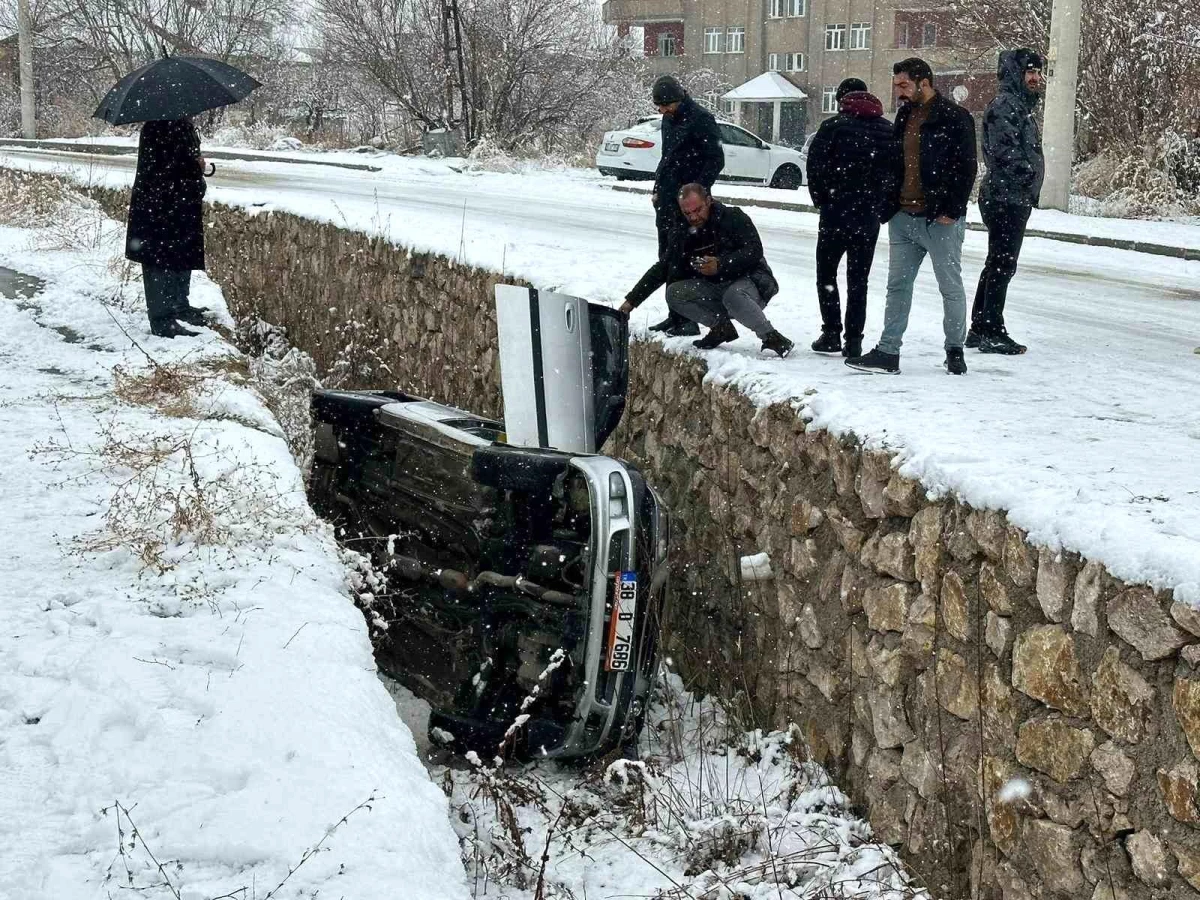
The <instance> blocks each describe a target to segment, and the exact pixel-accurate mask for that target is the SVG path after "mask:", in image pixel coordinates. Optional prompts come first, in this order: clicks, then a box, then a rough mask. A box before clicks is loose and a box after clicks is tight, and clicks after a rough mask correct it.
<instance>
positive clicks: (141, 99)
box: [92, 56, 262, 125]
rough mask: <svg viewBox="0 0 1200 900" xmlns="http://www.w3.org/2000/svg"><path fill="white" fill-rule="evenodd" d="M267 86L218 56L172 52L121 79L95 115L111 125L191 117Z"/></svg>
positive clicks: (233, 101)
mask: <svg viewBox="0 0 1200 900" xmlns="http://www.w3.org/2000/svg"><path fill="white" fill-rule="evenodd" d="M261 86H262V85H261V84H260V83H259V82H258V81H256V80H255V79H253V78H251V77H250V76H249V75H247V74H246V73H245V72H243V71H241V70H240V69H235V68H234V67H233V66H230V65H226V64H225V63H223V62H218V61H217V60H215V59H200V58H198V57H194V56H166V57H164V58H162V59H156V60H155V61H154V62H152V63H150V64H149V65H145V66H142V67H141V68H140V69H138V70H136V71H134V72H130V73H129V74H128V75H126V76H125V77H124V78H122V79H121V80H120V81H118V82H117V83H116V85H115V86H113V88H112V90H110V91H109V92H108V93H107V94H106V95H105V97H104V99H103V100H101V101H100V105H99V106H98V107H96V111H95V112H94V113H93V114H92V115H93V116H94V117H95V118H97V119H103V120H104V121H105V122H108V124H110V125H128V124H129V123H131V122H155V121H160V120H167V119H185V118H187V117H188V116H194V115H196V114H197V113H202V112H204V111H205V110H208V109H216V108H217V107H219V106H228V105H229V104H231V103H237V102H238V101H239V100H241V99H242V98H243V97H245V96H247V95H248V94H249V93H250V92H251V91H252V90H254V89H255V88H257V87H261Z"/></svg>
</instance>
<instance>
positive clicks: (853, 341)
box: [842, 335, 862, 359]
mask: <svg viewBox="0 0 1200 900" xmlns="http://www.w3.org/2000/svg"><path fill="white" fill-rule="evenodd" d="M842 356H844V357H846V359H851V358H853V357H855V356H862V336H861V335H860V336H858V337H850V336H849V335H846V343H845V344H843V345H842Z"/></svg>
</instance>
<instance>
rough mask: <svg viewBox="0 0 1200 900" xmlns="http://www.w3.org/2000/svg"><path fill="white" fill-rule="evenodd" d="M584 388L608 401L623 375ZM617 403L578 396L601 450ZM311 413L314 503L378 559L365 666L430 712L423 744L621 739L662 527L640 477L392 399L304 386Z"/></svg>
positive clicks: (580, 748)
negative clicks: (382, 573)
mask: <svg viewBox="0 0 1200 900" xmlns="http://www.w3.org/2000/svg"><path fill="white" fill-rule="evenodd" d="M614 346H615V345H614ZM622 352H623V348H622ZM597 355H598V356H599V357H601V360H600V362H599V363H598V365H606V366H609V367H610V368H611V362H612V360H611V359H603V357H604V356H605V354H604V353H600V354H597ZM622 360H623V357H622ZM621 365H624V363H623V361H622V363H621ZM610 374H611V373H610ZM595 383H596V384H598V385H600V384H603V385H609V386H610V387H611V386H613V385H615V386H616V387H617V388H618V389H619V391H620V393H621V400H623V395H624V385H625V381H624V378H622V377H618V378H616V379H614V378H612V377H604V378H600V377H598V378H597V379H596V380H595ZM622 405H623V403H621V404H618V403H613V402H610V401H606V398H597V402H596V403H594V404H589V406H590V407H591V408H594V409H596V410H598V412H597V413H595V415H596V421H595V422H594V423H593V424H594V426H595V433H596V437H597V441H596V443H597V445H598V446H602V445H603V442H604V439H605V438H606V437H607V436H608V434H609V433H610V432H611V431H612V429H613V428H614V427H615V425H616V422H617V420H618V419H619V417H620V407H621V406H622ZM312 408H313V416H314V423H315V428H316V459H315V461H314V464H313V472H312V477H311V479H310V487H309V492H310V495H311V498H312V501H313V505H314V508H316V509H317V510H318V512H320V513H322V514H323V515H326V516H328V517H330V518H333V519H334V520H336V521H339V522H340V523H342V526H343V527H344V529H345V534H344V537H345V538H346V539H349V540H351V541H362V542H363V543H360V544H351V546H359V547H362V546H363V545H364V544H365V545H373V548H374V553H375V556H376V558H377V559H379V560H380V561H381V562H383V563H385V564H386V565H387V570H388V573H389V584H390V591H391V592H392V595H391V596H390V597H389V598H388V602H387V603H385V604H384V605H383V607H382V610H383V611H382V615H383V616H384V617H385V619H386V620H387V622H386V625H387V628H386V633H385V637H384V638H383V639H382V641H377V658H378V660H379V664H380V667H381V668H382V669H383V670H384V671H385V672H387V673H388V674H390V675H393V676H394V677H396V678H398V679H399V680H401V681H402V682H403V683H405V684H406V685H407V686H408V687H409V688H410V689H412V690H413V691H414V692H415V693H416V694H417V695H418V696H421V697H423V698H424V699H426V700H427V701H429V702H430V704H431V705H432V706H433V715H432V717H431V721H430V733H431V736H432V737H433V738H434V739H435V740H437V741H439V742H441V743H448V744H450V745H451V746H452V747H453V748H454V749H457V750H459V751H465V750H476V751H477V752H479V753H480V755H482V756H483V757H484V759H485V760H487V759H491V758H492V757H493V756H495V755H518V756H548V757H573V756H583V755H593V754H603V753H606V752H608V751H609V750H611V749H613V748H614V747H616V746H618V745H619V744H621V743H622V742H623V741H628V740H630V739H632V738H633V737H634V736H635V735H636V732H637V729H638V728H639V727H640V723H641V718H642V714H643V711H644V709H645V705H646V701H647V695H648V693H649V689H650V682H651V678H652V675H653V672H654V668H655V664H656V656H657V644H656V640H657V635H658V627H659V621H660V617H661V615H662V609H663V603H664V598H665V596H666V587H667V578H668V565H667V556H668V546H669V536H670V525H669V517H668V513H667V510H666V508H665V507H664V506H663V504H662V502H661V501H660V499H659V497H658V495H657V494H656V493H655V491H654V490H653V488H651V487H650V485H648V484H647V483H646V480H645V479H644V478H643V477H642V475H641V474H640V473H639V472H638V471H637V470H636V469H635V468H634V467H632V466H631V465H628V464H626V463H624V462H622V461H620V460H617V459H612V458H610V457H607V456H601V455H596V454H586V453H573V452H562V451H559V450H553V449H540V448H529V447H516V446H511V445H509V444H507V443H506V441H505V433H504V425H503V423H501V422H498V421H493V420H490V419H487V418H483V417H480V416H475V415H472V414H471V413H467V412H463V411H461V410H457V409H453V408H450V407H447V406H442V405H440V404H437V403H433V402H430V401H428V400H423V399H421V398H418V397H411V396H408V395H405V394H400V393H393V392H386V391H385V392H340V391H318V392H316V393H315V394H314V396H313V404H312ZM364 539H365V540H364ZM377 611H378V610H377Z"/></svg>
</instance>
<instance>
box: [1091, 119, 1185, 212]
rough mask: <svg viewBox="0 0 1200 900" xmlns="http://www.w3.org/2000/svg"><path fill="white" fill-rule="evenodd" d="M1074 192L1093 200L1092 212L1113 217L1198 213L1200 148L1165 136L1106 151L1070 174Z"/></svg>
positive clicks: (1173, 133)
mask: <svg viewBox="0 0 1200 900" xmlns="http://www.w3.org/2000/svg"><path fill="white" fill-rule="evenodd" d="M1074 181H1075V185H1074V186H1075V191H1076V192H1077V193H1079V194H1081V195H1083V196H1085V197H1089V198H1091V199H1093V200H1096V201H1098V205H1097V207H1096V212H1097V213H1098V214H1100V215H1104V216H1113V217H1117V218H1145V219H1167V218H1180V217H1183V216H1194V215H1200V195H1198V193H1197V191H1198V188H1200V147H1198V146H1197V142H1196V141H1192V140H1189V139H1187V138H1185V137H1183V136H1181V135H1179V134H1177V133H1176V132H1167V133H1165V134H1164V135H1163V136H1162V137H1160V138H1159V139H1158V140H1157V141H1156V142H1155V143H1154V144H1151V145H1149V146H1147V147H1145V148H1141V147H1119V148H1116V149H1112V150H1106V151H1104V152H1103V153H1100V154H1099V155H1097V156H1094V157H1092V158H1091V159H1089V160H1088V161H1087V162H1084V163H1081V164H1080V165H1079V166H1077V167H1076V170H1075V176H1074Z"/></svg>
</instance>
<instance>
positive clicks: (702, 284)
mask: <svg viewBox="0 0 1200 900" xmlns="http://www.w3.org/2000/svg"><path fill="white" fill-rule="evenodd" d="M764 305H765V304H764V303H763V300H762V295H761V294H759V292H758V286H757V285H755V283H754V282H753V281H751V280H750V279H749V278H739V279H737V280H736V281H708V280H707V279H704V278H689V279H687V280H686V281H673V282H671V283H670V284H668V285H667V306H668V308H670V310H671V312H674V313H678V314H679V315H681V316H683V317H684V318H685V319H690V320H691V321H693V322H699V323H700V324H701V325H707V326H708V327H709V328H712V327H714V326H716V325H720V324H722V323H724V322H728V321H729V320H730V319H733V321H735V322H739V323H740V324H742V325H745V326H746V327H747V328H749V329H750V330H751V331H753V332H754V333H755V334H756V335H758V336H759V337H760V338H765V337H766V336H767V335H768V334H770V333H771V332H772V331H774V330H775V329H774V327H773V326H772V325H771V323H770V322H769V321H767V317H766V315H764V314H763V306H764Z"/></svg>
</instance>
